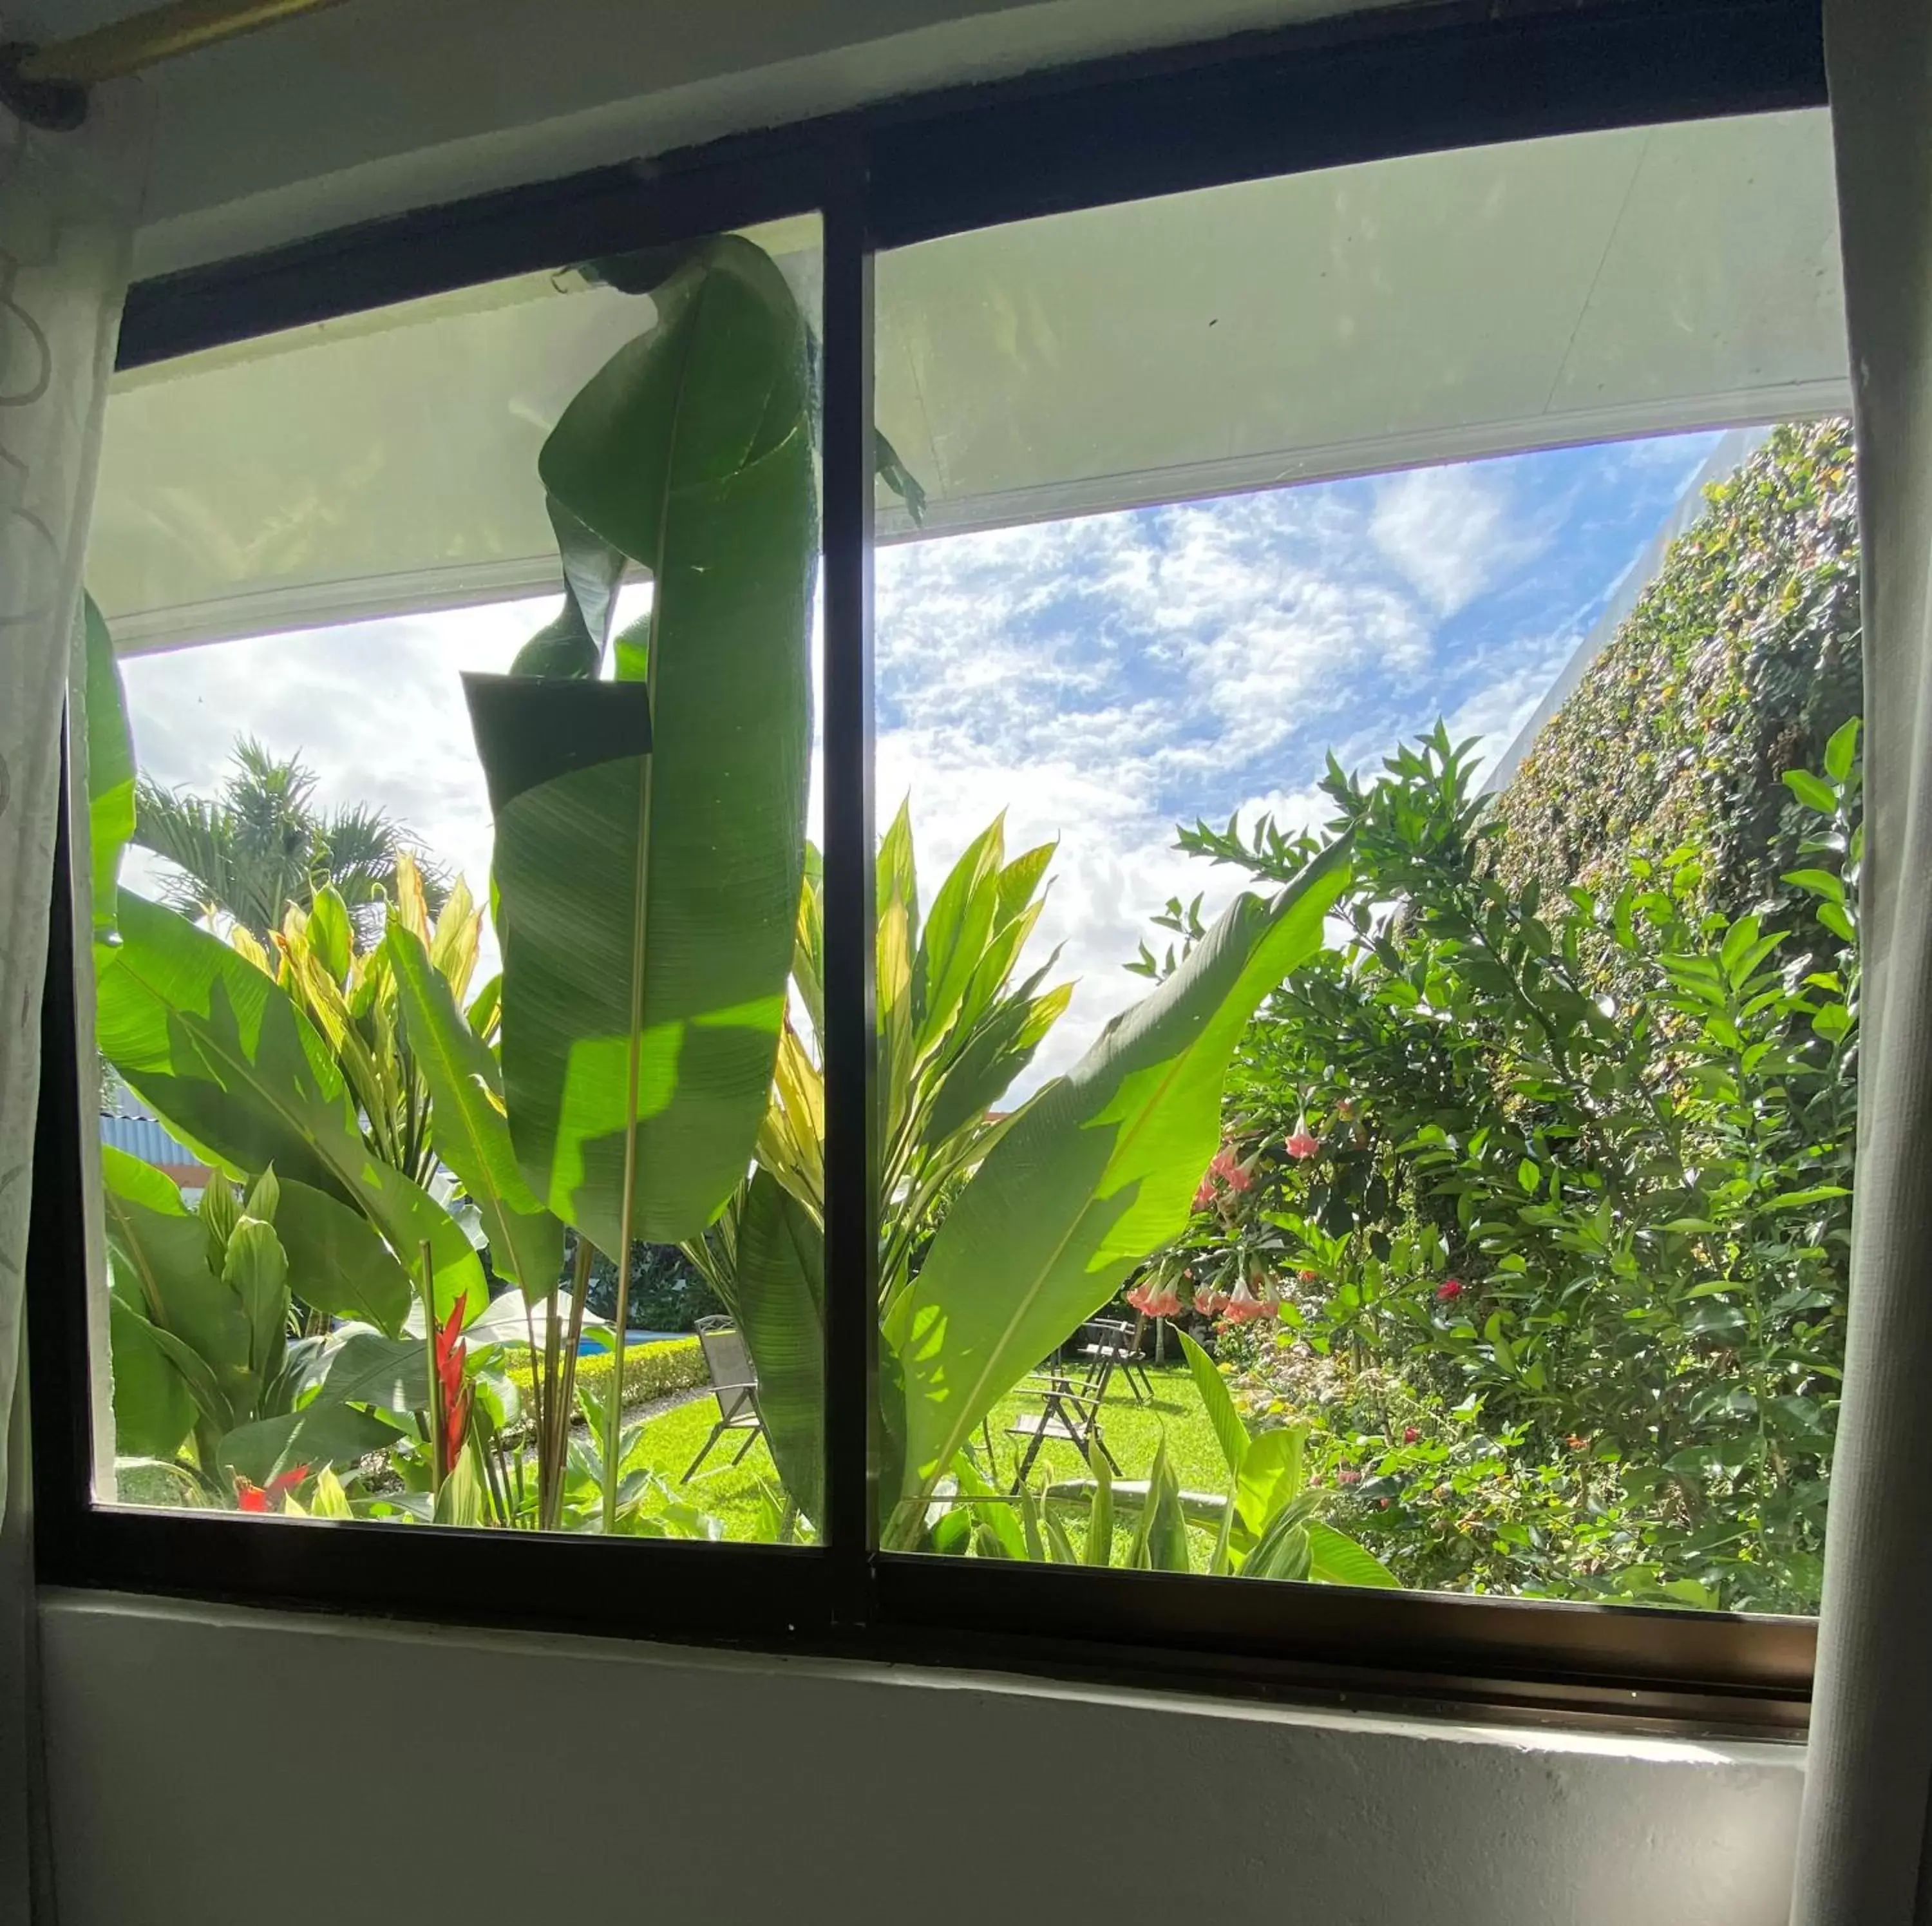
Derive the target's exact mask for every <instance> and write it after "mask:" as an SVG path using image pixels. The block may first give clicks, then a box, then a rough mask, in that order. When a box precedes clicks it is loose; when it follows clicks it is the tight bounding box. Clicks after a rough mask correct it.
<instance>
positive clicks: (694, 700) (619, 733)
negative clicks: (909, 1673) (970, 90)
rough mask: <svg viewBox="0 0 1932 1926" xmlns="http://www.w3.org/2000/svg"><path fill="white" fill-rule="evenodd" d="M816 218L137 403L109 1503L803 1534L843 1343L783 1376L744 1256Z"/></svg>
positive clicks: (806, 718)
mask: <svg viewBox="0 0 1932 1926" xmlns="http://www.w3.org/2000/svg"><path fill="white" fill-rule="evenodd" d="M818 248H819V233H818V224H817V220H816V218H804V219H799V220H796V221H789V222H786V223H783V224H777V225H775V226H772V227H766V228H763V229H760V230H756V231H754V232H751V233H746V234H739V235H730V236H721V237H718V238H716V239H712V240H709V241H706V242H700V243H695V244H693V245H691V246H689V247H688V248H679V249H677V250H675V251H669V250H657V251H653V252H652V254H649V256H646V257H625V258H619V259H613V260H604V261H598V262H592V263H583V264H579V265H577V266H571V267H570V268H568V269H561V270H559V271H557V272H553V273H544V274H537V275H527V276H524V277H521V278H517V279H515V280H512V281H505V282H500V283H498V284H493V285H490V286H487V287H478V288H474V289H469V290H463V291H461V292H459V293H455V294H451V295H448V296H438V297H436V298H434V299H428V300H424V301H419V302H413V303H410V304H408V305H404V306H401V307H397V308H389V309H386V310H382V311H376V312H372V313H369V314H359V315H356V316H353V317H348V318H347V319H344V320H340V321H333V322H329V323H322V324H320V325H317V326H312V327H308V328H304V329H298V330H296V331H293V332H290V333H288V334H285V335H278V336H275V337H272V338H266V339H263V340H259V341H250V342H247V343H244V344H241V345H240V346H239V347H233V348H226V349H219V350H212V351H211V352H208V353H205V354H202V355H198V356H191V357H189V358H187V359H183V360H181V361H178V362H171V363H169V364H167V365H163V366H161V367H157V368H153V369H151V370H147V371H142V372H141V373H139V374H133V375H131V376H130V377H127V378H126V379H124V380H123V381H121V383H119V384H118V388H117V390H116V392H115V395H114V397H113V401H112V403H111V405H110V412H109V421H108V428H107V446H106V454H105V458H104V473H103V477H102V482H101V491H100V495H99V500H98V511H97V515H96V518H95V529H94V533H93V538H92V545H91V552H90V558H89V580H90V586H91V588H92V593H93V597H94V601H95V605H96V607H95V616H96V618H97V619H96V621H95V628H94V630H93V632H92V636H91V641H92V657H91V660H90V675H89V710H90V715H89V730H88V741H89V768H90V772H91V781H90V783H89V794H88V795H87V796H86V798H84V800H85V802H86V814H87V816H89V819H90V821H91V825H92V834H93V845H94V851H95V856H94V870H95V876H96V878H97V880H98V888H97V892H96V897H95V906H94V911H95V933H96V937H97V942H96V945H95V964H96V971H95V974H96V976H97V978H98V996H97V1017H98V1023H97V1030H98V1044H99V1051H100V1056H101V1140H102V1144H103V1150H102V1158H103V1166H104V1167H103V1173H102V1191H103V1208H104V1218H103V1221H104V1227H105V1239H104V1242H105V1247H106V1266H105V1268H106V1270H107V1275H108V1278H109V1280H110V1281H109V1286H108V1288H109V1289H110V1292H111V1302H110V1312H109V1315H108V1318H107V1319H106V1320H104V1322H106V1323H107V1324H110V1325H111V1333H112V1338H111V1356H110V1357H104V1358H103V1359H101V1360H99V1362H100V1364H101V1367H102V1368H103V1369H104V1370H106V1371H107V1372H110V1375H111V1378H112V1385H113V1396H112V1401H111V1402H112V1407H113V1434H114V1435H113V1437H112V1438H102V1439H101V1440H100V1441H99V1444H98V1453H97V1479H96V1483H97V1489H98V1493H99V1495H100V1496H101V1498H102V1499H103V1500H104V1501H114V1500H118V1501H121V1502H124V1503H132V1504H166V1505H192V1506H214V1507H222V1508H226V1509H231V1510H232V1509H236V1508H238V1507H239V1509H241V1510H257V1511H260V1510H272V1511H276V1512H292V1511H301V1512H304V1513H311V1514H317V1513H319V1514H323V1515H327V1516H345V1515H347V1516H355V1517H358V1518H367V1519H387V1520H393V1521H395V1522H398V1524H404V1523H410V1522H415V1523H423V1522H431V1521H435V1522H447V1523H455V1524H460V1525H469V1526H476V1527H485V1528H517V1529H537V1528H549V1529H562V1530H589V1531H616V1532H619V1533H630V1534H639V1535H647V1536H651V1537H671V1538H680V1539H691V1540H708V1539H712V1538H715V1537H736V1538H752V1539H763V1540H772V1539H776V1538H780V1537H783V1538H785V1539H787V1540H794V1541H796V1540H802V1539H804V1538H807V1537H809V1535H810V1525H809V1520H810V1519H811V1516H813V1515H814V1505H813V1504H812V1502H811V1501H809V1500H808V1498H807V1497H806V1496H805V1495H806V1494H808V1493H809V1492H811V1491H812V1490H813V1489H815V1484H816V1481H817V1476H818V1474H817V1462H818V1459H819V1456H820V1443H819V1435H818V1430H819V1414H818V1389H817V1387H818V1384H819V1374H818V1372H817V1369H816V1361H815V1359H813V1360H806V1358H805V1354H806V1352H807V1351H808V1348H809V1347H808V1345H807V1343H806V1342H805V1340H804V1339H801V1340H800V1342H799V1360H801V1361H799V1362H798V1363H794V1364H793V1366H792V1368H791V1369H790V1371H789V1372H787V1371H785V1370H784V1369H782V1368H774V1369H771V1370H769V1372H768V1373H767V1375H766V1381H765V1382H764V1383H763V1384H760V1383H759V1381H757V1379H755V1378H754V1376H753V1375H752V1370H751V1364H750V1360H749V1354H748V1351H747V1349H746V1345H745V1335H746V1334H745V1332H744V1331H743V1330H741V1329H740V1328H739V1324H738V1322H737V1318H736V1301H737V1300H736V1294H735V1292H734V1290H733V1273H732V1272H731V1271H730V1269H729V1268H728V1267H727V1264H726V1259H727V1257H728V1255H729V1254H730V1251H731V1250H732V1248H733V1239H734V1237H735V1238H736V1248H737V1252H738V1255H739V1257H740V1258H742V1260H744V1261H745V1262H746V1263H751V1262H753V1261H754V1259H755V1260H756V1261H757V1262H760V1263H764V1264H765V1265H766V1267H767V1269H772V1268H773V1267H775V1266H779V1265H780V1263H781V1260H780V1258H779V1257H778V1255H776V1254H775V1252H774V1250H773V1247H772V1226H771V1224H769V1222H767V1221H766V1216H765V1215H763V1213H764V1212H766V1211H767V1209H768V1205H767V1203H766V1200H765V1198H764V1194H763V1191H760V1190H758V1189H757V1188H754V1187H753V1186H751V1185H749V1184H748V1182H747V1180H746V1177H745V1173H746V1171H747V1170H748V1169H749V1168H750V1167H751V1161H752V1155H753V1151H754V1146H755V1145H756V1143H757V1142H758V1141H759V1140H760V1137H761V1136H763V1134H766V1131H768V1129H769V1123H768V1113H769V1108H770V1104H771V1091H772V1083H773V1074H774V1068H775V1065H778V1064H779V1063H780V1062H781V1045H785V1046H786V1047H789V1048H790V1050H791V1051H792V1053H793V1054H794V1055H795V1053H796V1045H795V1044H787V1039H789V1038H790V1037H791V1036H792V1035H793V1031H794V1029H795V1026H796V1025H800V1024H802V1025H804V1026H805V1027H807V1028H808V1027H809V1021H810V1019H809V1016H808V1013H807V1012H806V1011H805V1008H803V1007H802V1006H801V1005H795V1004H793V1002H791V1000H790V990H789V988H788V985H789V982H790V976H791V972H792V963H793V946H794V939H795V931H796V927H797V924H798V915H799V902H800V900H801V894H802V891H803V889H804V888H805V875H806V871H807V868H808V860H807V857H808V841H807V838H808V827H809V824H808V818H809V816H810V815H811V813H812V811H813V810H814V808H815V802H814V780H813V776H812V770H813V754H812V744H813V741H814V683H815V680H816V670H815V668H814V662H815V658H816V648H817V643H816V629H817V617H816V612H815V611H816V607H817V586H816V582H817V551H818V545H819V504H818V469H819V461H818V452H817V420H816V410H817V399H816V398H817V389H818V376H817V365H816V364H817V355H818V346H817V328H818V319H817V306H818V288H819V287H820V281H821V273H820V261H819V255H818ZM560 584H563V585H566V586H567V589H568V593H567V595H565V596H561V597H560V596H559V585H560ZM117 672H118V674H117ZM117 682H118V690H117ZM120 691H124V713H125V718H126V721H125V726H124V727H123V726H118V724H117V718H116V702H117V698H118V694H119V692H120ZM123 844H124V845H125V850H124V854H123V852H122V845H123ZM117 861H118V866H119V871H120V881H121V885H122V887H121V891H120V892H119V894H118V897H116V895H115V893H114V891H113V888H112V883H113V877H114V874H115V865H116V863H117ZM784 1061H785V1062H789V1061H790V1057H789V1056H787V1057H786V1058H785V1059H784ZM787 1087H789V1086H787ZM800 1207H801V1208H802V1207H803V1206H800ZM784 1223H785V1224H786V1225H787V1226H788V1227H789V1226H790V1225H792V1224H793V1219H792V1218H790V1217H787V1218H785V1219H784ZM620 1259H621V1261H620ZM782 1261H783V1262H784V1263H788V1264H789V1266H790V1268H789V1269H788V1270H786V1271H784V1273H783V1275H784V1281H786V1282H787V1283H788V1284H790V1285H791V1286H792V1287H793V1289H794V1291H795V1293H796V1297H795V1300H794V1301H793V1302H792V1303H790V1305H789V1306H787V1309H788V1310H789V1311H790V1312H793V1313H795V1314H796V1315H797V1316H798V1317H799V1318H802V1319H804V1320H805V1321H807V1322H808V1323H809V1322H810V1321H812V1320H814V1319H815V1317H816V1304H815V1296H814V1293H815V1289H816V1248H815V1242H811V1241H809V1240H808V1241H805V1242H800V1243H799V1244H797V1245H787V1246H786V1247H785V1249H784V1253H783V1260H782ZM762 1306H763V1300H760V1308H762ZM766 1414H770V1417H771V1420H772V1423H771V1426H770V1428H769V1429H768V1428H767V1425H766ZM779 1420H782V1422H783V1425H784V1432H783V1437H782V1440H781V1438H780V1436H779V1434H778V1429H777V1426H778V1421H779ZM779 1466H782V1468H783V1470H782V1474H781V1471H780V1470H779V1469H778V1467H779ZM787 1492H796V1493H797V1494H799V1500H798V1502H796V1504H794V1503H793V1502H791V1501H789V1500H788V1499H787V1497H786V1495H785V1494H786V1493H787Z"/></svg>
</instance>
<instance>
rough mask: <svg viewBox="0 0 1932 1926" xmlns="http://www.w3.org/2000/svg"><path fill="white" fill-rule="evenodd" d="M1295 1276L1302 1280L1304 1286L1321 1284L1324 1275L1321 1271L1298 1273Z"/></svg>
mask: <svg viewBox="0 0 1932 1926" xmlns="http://www.w3.org/2000/svg"><path fill="white" fill-rule="evenodd" d="M1295 1275H1296V1276H1297V1277H1298V1278H1301V1281H1302V1282H1303V1283H1304V1284H1319V1283H1320V1282H1321V1281H1322V1273H1321V1272H1319V1271H1297V1272H1295Z"/></svg>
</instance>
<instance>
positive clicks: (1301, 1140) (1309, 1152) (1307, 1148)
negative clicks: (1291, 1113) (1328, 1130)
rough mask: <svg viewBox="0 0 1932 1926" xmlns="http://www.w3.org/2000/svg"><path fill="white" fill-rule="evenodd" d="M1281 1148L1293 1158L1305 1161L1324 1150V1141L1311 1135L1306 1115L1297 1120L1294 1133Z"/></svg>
mask: <svg viewBox="0 0 1932 1926" xmlns="http://www.w3.org/2000/svg"><path fill="white" fill-rule="evenodd" d="M1281 1147H1282V1148H1283V1149H1284V1150H1286V1152H1288V1154H1289V1155H1290V1156H1291V1157H1295V1158H1303V1159H1306V1158H1310V1157H1313V1155H1315V1154H1316V1152H1317V1151H1319V1149H1321V1148H1322V1140H1321V1139H1320V1138H1319V1137H1316V1136H1313V1135H1311V1134H1310V1131H1309V1128H1308V1118H1307V1114H1306V1113H1304V1114H1303V1115H1302V1116H1298V1117H1297V1118H1296V1119H1295V1130H1294V1132H1293V1134H1292V1135H1291V1136H1290V1137H1289V1138H1288V1140H1287V1141H1286V1143H1283V1145H1282V1146H1281Z"/></svg>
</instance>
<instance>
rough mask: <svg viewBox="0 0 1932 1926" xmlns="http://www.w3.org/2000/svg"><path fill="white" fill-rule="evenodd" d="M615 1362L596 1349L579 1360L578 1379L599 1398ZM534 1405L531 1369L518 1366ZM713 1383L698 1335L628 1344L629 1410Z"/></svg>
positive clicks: (520, 1386) (519, 1380) (517, 1375)
mask: <svg viewBox="0 0 1932 1926" xmlns="http://www.w3.org/2000/svg"><path fill="white" fill-rule="evenodd" d="M612 1364H613V1359H612V1358H611V1356H610V1353H609V1352H607V1351H593V1352H592V1353H590V1354H589V1355H587V1356H586V1357H580V1358H579V1359H578V1360H577V1383H578V1384H581V1385H583V1386H584V1387H586V1389H587V1390H589V1391H590V1392H591V1393H592V1395H593V1396H596V1397H598V1398H599V1399H601V1398H603V1397H604V1396H606V1395H607V1393H608V1392H609V1390H610V1371H611V1366H612ZM510 1376H511V1378H512V1379H513V1380H514V1381H515V1384H516V1387H517V1390H519V1391H520V1393H522V1394H523V1402H524V1408H525V1409H526V1411H527V1410H528V1409H529V1400H530V1396H531V1392H530V1368H529V1366H528V1365H526V1364H524V1365H517V1366H514V1367H513V1368H512V1369H511V1372H510ZM707 1383H709V1376H708V1374H707V1373H706V1371H705V1369H704V1353H703V1349H702V1348H701V1347H700V1345H699V1344H698V1342H697V1339H695V1338H668V1339H662V1340H661V1341H660V1342H658V1343H656V1344H649V1345H625V1347H624V1404H625V1408H626V1409H628V1408H629V1407H630V1406H631V1405H637V1404H642V1403H643V1402H644V1401H645V1400H646V1399H649V1398H662V1397H664V1396H667V1395H668V1394H669V1393H671V1392H673V1391H689V1390H695V1389H696V1388H697V1387H698V1386H700V1385H702V1384H707Z"/></svg>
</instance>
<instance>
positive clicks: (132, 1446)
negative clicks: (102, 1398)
mask: <svg viewBox="0 0 1932 1926" xmlns="http://www.w3.org/2000/svg"><path fill="white" fill-rule="evenodd" d="M107 1309H108V1336H109V1342H110V1345H112V1347H113V1366H114V1451H115V1456H116V1457H119V1458H172V1457H173V1456H174V1455H175V1453H176V1452H177V1451H178V1450H180V1449H181V1446H182V1444H183V1443H184V1441H186V1439H187V1435H188V1433H189V1432H190V1431H192V1430H193V1428H194V1409H195V1408H194V1400H193V1399H192V1398H191V1397H190V1396H189V1395H188V1389H187V1382H186V1381H185V1380H184V1378H182V1376H181V1373H180V1372H178V1371H177V1370H176V1369H175V1367H174V1366H173V1365H172V1364H171V1363H169V1361H168V1360H167V1357H166V1354H164V1353H163V1351H162V1350H161V1348H160V1345H157V1343H156V1342H154V1327H153V1325H151V1324H149V1323H148V1320H147V1319H146V1318H145V1317H143V1316H142V1315H141V1313H140V1312H139V1311H138V1310H136V1309H134V1307H133V1306H132V1305H130V1304H129V1303H126V1302H125V1301H124V1297H123V1296H122V1294H121V1291H119V1290H118V1289H117V1290H116V1291H115V1293H114V1294H113V1295H112V1296H111V1297H110V1298H109V1300H108V1304H107Z"/></svg>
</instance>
